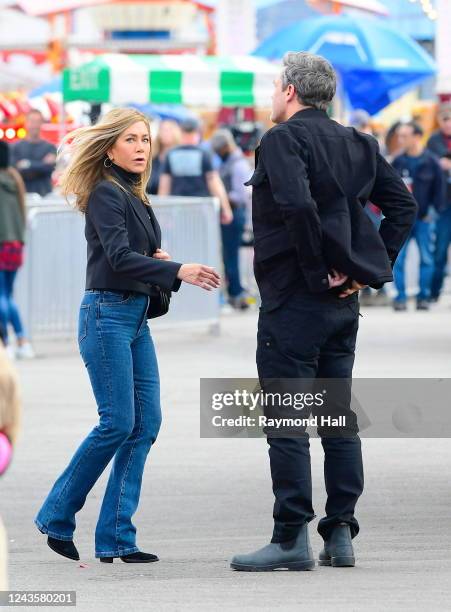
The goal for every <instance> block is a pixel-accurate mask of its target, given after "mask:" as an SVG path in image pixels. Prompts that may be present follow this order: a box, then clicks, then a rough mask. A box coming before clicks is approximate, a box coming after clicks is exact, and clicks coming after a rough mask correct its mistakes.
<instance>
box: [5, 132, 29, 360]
mask: <svg viewBox="0 0 451 612" xmlns="http://www.w3.org/2000/svg"><path fill="white" fill-rule="evenodd" d="M9 154H10V150H9V146H8V144H7V143H6V142H2V141H0V328H1V334H2V341H3V343H4V344H5V345H6V350H7V352H8V354H9V356H10V357H11V358H14V357H19V358H22V359H27V358H28V359H30V358H33V357H34V351H33V348H32V346H31V344H30V343H29V342H28V340H27V338H26V336H25V331H24V327H23V324H22V320H21V317H20V314H19V309H18V308H17V305H16V303H15V301H14V298H13V289H14V281H15V279H16V275H17V272H18V270H19V268H20V267H21V266H22V263H23V249H24V241H25V225H26V209H25V186H24V184H23V181H22V179H21V177H20V174H19V173H18V172H17V170H15V169H14V168H12V167H10V165H9V157H10V155H9ZM9 323H11V325H12V326H13V329H14V333H15V335H16V339H17V348H16V349H14V348H13V346H12V345H10V344H9V343H8V324H9Z"/></svg>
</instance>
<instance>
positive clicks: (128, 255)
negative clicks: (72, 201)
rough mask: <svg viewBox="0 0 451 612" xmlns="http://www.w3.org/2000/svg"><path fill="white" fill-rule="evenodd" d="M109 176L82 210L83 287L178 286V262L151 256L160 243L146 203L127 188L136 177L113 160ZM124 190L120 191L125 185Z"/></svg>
mask: <svg viewBox="0 0 451 612" xmlns="http://www.w3.org/2000/svg"><path fill="white" fill-rule="evenodd" d="M109 171H110V173H111V176H112V178H114V179H115V180H116V181H117V182H118V183H120V185H121V186H122V188H121V187H119V186H118V185H116V184H114V183H113V182H111V181H109V180H103V181H100V182H99V183H98V184H97V185H96V186H95V188H94V190H93V192H92V193H91V195H90V196H89V200H88V205H87V210H86V215H85V221H86V225H85V236H86V240H87V243H88V244H87V266H86V289H119V290H123V291H136V292H138V293H144V294H146V295H151V285H157V286H159V287H161V289H164V290H166V291H177V290H178V289H179V288H180V284H181V281H180V280H179V279H178V278H177V273H178V271H179V269H180V267H181V265H182V264H181V263H177V262H175V261H165V260H160V259H155V258H153V257H152V255H153V253H155V251H156V250H157V249H158V248H161V230H160V226H159V224H158V221H157V218H156V217H155V214H154V212H153V210H152V208H151V207H149V206H145V205H144V204H143V202H141V201H140V200H139V199H138V198H137V197H136V196H134V195H133V194H132V192H131V190H130V189H131V186H132V185H133V183H134V182H135V181H136V180H137V179H138V178H139V175H138V174H133V173H131V172H127V171H126V170H123V169H122V168H120V167H119V166H117V165H116V164H113V165H112V167H111V168H110V169H109ZM124 190H125V191H124Z"/></svg>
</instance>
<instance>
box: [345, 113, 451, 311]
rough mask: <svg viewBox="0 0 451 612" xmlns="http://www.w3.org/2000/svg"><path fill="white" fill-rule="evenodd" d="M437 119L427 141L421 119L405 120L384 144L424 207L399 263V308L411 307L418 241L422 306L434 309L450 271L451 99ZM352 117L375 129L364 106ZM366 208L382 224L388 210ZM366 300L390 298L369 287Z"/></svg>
mask: <svg viewBox="0 0 451 612" xmlns="http://www.w3.org/2000/svg"><path fill="white" fill-rule="evenodd" d="M437 119H438V124H439V129H438V130H437V131H436V132H434V133H433V134H432V135H431V136H430V138H429V139H428V140H427V141H426V142H425V134H424V130H423V128H422V127H421V125H420V124H419V123H418V122H417V121H407V122H400V121H399V122H396V123H395V124H393V125H392V126H391V127H390V129H389V130H388V131H387V134H386V135H385V139H384V141H383V142H382V143H381V149H382V152H383V153H384V155H385V158H386V159H387V161H388V162H390V163H391V164H392V166H393V167H394V168H395V169H396V170H397V172H398V173H399V174H400V175H401V177H402V179H403V180H404V183H405V184H406V186H407V188H408V189H409V191H410V192H411V193H413V195H414V197H415V199H416V201H417V203H418V207H419V209H418V215H417V220H416V222H415V225H414V227H413V229H412V231H411V233H410V236H409V239H408V240H407V242H406V243H405V245H404V247H403V248H402V250H401V252H400V254H399V256H398V258H397V260H396V263H395V266H394V284H395V289H396V296H395V298H394V300H393V302H392V304H393V308H394V310H395V311H405V310H407V292H406V278H405V277H406V273H405V262H406V255H407V250H408V248H409V243H410V242H411V241H412V240H414V241H415V242H416V243H417V246H418V252H419V282H418V285H419V290H418V293H417V295H416V307H417V309H418V310H429V308H430V304H431V303H434V302H437V301H438V300H439V298H440V294H441V292H442V288H443V283H444V279H445V276H446V267H447V262H448V250H449V245H450V243H451V104H449V103H446V104H443V105H441V106H440V107H439V109H438V115H437ZM351 122H352V123H353V125H354V126H355V127H356V128H357V129H359V130H360V131H362V132H366V133H370V134H372V133H373V130H372V127H371V124H370V117H369V115H367V114H366V113H364V112H363V111H359V112H356V113H354V115H353V116H352V117H351ZM365 210H366V212H367V213H368V216H369V217H370V219H371V220H372V221H373V222H374V223H375V224H376V225H379V224H380V223H381V221H382V214H381V212H380V210H379V209H378V208H377V207H376V206H374V205H373V204H371V203H370V202H369V203H368V204H367V206H366V209H365ZM361 301H362V303H363V304H365V305H372V304H375V305H384V304H389V303H390V300H389V298H388V296H387V294H386V292H385V291H384V290H382V291H379V292H375V293H374V294H372V293H371V291H370V290H367V291H366V292H363V293H362V297H361Z"/></svg>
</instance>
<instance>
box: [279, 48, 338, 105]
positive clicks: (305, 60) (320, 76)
mask: <svg viewBox="0 0 451 612" xmlns="http://www.w3.org/2000/svg"><path fill="white" fill-rule="evenodd" d="M283 66H284V68H283V70H282V75H281V79H282V91H285V89H286V88H287V87H288V85H293V87H294V89H295V90H296V94H297V98H298V101H299V102H300V103H301V104H302V105H303V106H313V107H314V108H318V109H320V110H326V109H327V107H328V106H329V104H330V103H331V102H332V99H333V97H334V95H335V90H336V88H337V78H336V75H335V71H334V69H333V68H332V65H331V64H330V63H329V62H328V61H327V60H326V59H324V57H321V56H320V55H313V54H312V53H306V52H304V51H300V52H296V51H289V52H288V53H286V54H285V55H284V58H283Z"/></svg>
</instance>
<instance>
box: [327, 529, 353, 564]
mask: <svg viewBox="0 0 451 612" xmlns="http://www.w3.org/2000/svg"><path fill="white" fill-rule="evenodd" d="M318 565H332V567H354V565H355V557H354V549H353V548H352V538H351V529H350V527H349V525H348V523H338V525H337V526H336V527H334V529H333V531H332V533H331V534H330V537H329V539H328V540H326V541H325V542H324V548H323V550H322V551H321V552H320V553H319V561H318Z"/></svg>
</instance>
